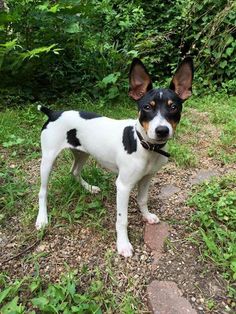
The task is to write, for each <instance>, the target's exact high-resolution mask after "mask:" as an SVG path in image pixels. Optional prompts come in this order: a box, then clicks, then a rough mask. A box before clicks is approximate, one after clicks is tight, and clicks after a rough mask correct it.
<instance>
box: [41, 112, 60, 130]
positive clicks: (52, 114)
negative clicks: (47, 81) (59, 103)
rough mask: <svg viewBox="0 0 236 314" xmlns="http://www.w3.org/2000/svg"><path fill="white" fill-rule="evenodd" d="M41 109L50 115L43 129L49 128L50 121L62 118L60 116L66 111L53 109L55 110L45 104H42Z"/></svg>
mask: <svg viewBox="0 0 236 314" xmlns="http://www.w3.org/2000/svg"><path fill="white" fill-rule="evenodd" d="M40 111H42V112H43V113H44V114H46V115H47V116H48V120H47V121H46V122H45V123H44V125H43V127H42V131H43V130H44V129H46V128H47V125H48V123H49V122H53V121H56V120H57V119H58V118H60V116H61V115H62V114H63V112H64V111H53V110H51V109H49V108H46V107H44V106H42V107H41V108H40Z"/></svg>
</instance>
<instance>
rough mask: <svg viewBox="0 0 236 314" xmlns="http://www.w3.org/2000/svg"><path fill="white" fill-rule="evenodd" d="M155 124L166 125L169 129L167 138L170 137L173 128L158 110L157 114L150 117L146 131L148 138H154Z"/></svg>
mask: <svg viewBox="0 0 236 314" xmlns="http://www.w3.org/2000/svg"><path fill="white" fill-rule="evenodd" d="M157 126H166V127H168V129H169V134H168V139H170V138H171V137H172V136H173V133H174V131H173V128H172V125H171V124H170V123H169V122H168V121H167V120H166V119H165V118H164V117H163V116H162V115H161V113H160V112H159V111H158V114H157V115H156V116H155V118H154V119H152V120H151V121H150V122H149V127H148V131H147V135H148V137H149V139H151V140H154V141H155V140H156V128H157Z"/></svg>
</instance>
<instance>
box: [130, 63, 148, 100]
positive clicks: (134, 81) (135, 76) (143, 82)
mask: <svg viewBox="0 0 236 314" xmlns="http://www.w3.org/2000/svg"><path fill="white" fill-rule="evenodd" d="M150 89H152V81H151V78H150V76H149V74H148V72H147V70H146V68H145V66H144V65H143V63H142V62H141V61H140V60H139V59H138V58H134V59H133V62H132V64H131V67H130V72H129V96H130V97H132V98H133V99H134V100H139V99H140V98H142V97H143V96H144V95H145V94H146V92H147V91H149V90H150Z"/></svg>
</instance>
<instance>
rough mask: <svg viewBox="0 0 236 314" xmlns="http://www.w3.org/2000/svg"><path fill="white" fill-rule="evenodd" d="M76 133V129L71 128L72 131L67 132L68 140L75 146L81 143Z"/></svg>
mask: <svg viewBox="0 0 236 314" xmlns="http://www.w3.org/2000/svg"><path fill="white" fill-rule="evenodd" d="M76 133H77V130H76V129H71V130H70V131H68V132H67V142H68V143H69V144H71V145H72V146H74V147H77V146H80V145H81V144H80V141H79V139H78V138H77V136H76Z"/></svg>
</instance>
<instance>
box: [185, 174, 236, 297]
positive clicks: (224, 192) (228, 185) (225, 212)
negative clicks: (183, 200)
mask: <svg viewBox="0 0 236 314" xmlns="http://www.w3.org/2000/svg"><path fill="white" fill-rule="evenodd" d="M188 204H189V205H190V206H194V207H195V208H196V213H195V214H194V215H193V221H194V223H195V228H197V230H198V233H197V235H198V237H197V239H198V241H200V242H199V243H202V247H203V248H202V252H203V255H204V256H205V257H207V258H210V259H211V260H212V261H213V262H214V263H215V264H216V265H217V266H218V267H219V268H220V269H221V272H222V274H223V276H224V277H225V278H226V279H227V280H228V281H229V283H230V284H231V295H232V294H234V295H236V289H235V286H233V282H235V280H236V244H235V243H236V231H235V230H236V173H232V174H231V175H229V176H226V177H223V178H221V179H218V180H213V181H211V182H209V183H204V184H202V185H201V187H197V188H196V190H195V191H194V192H193V194H192V195H191V198H190V199H189V201H188Z"/></svg>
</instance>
